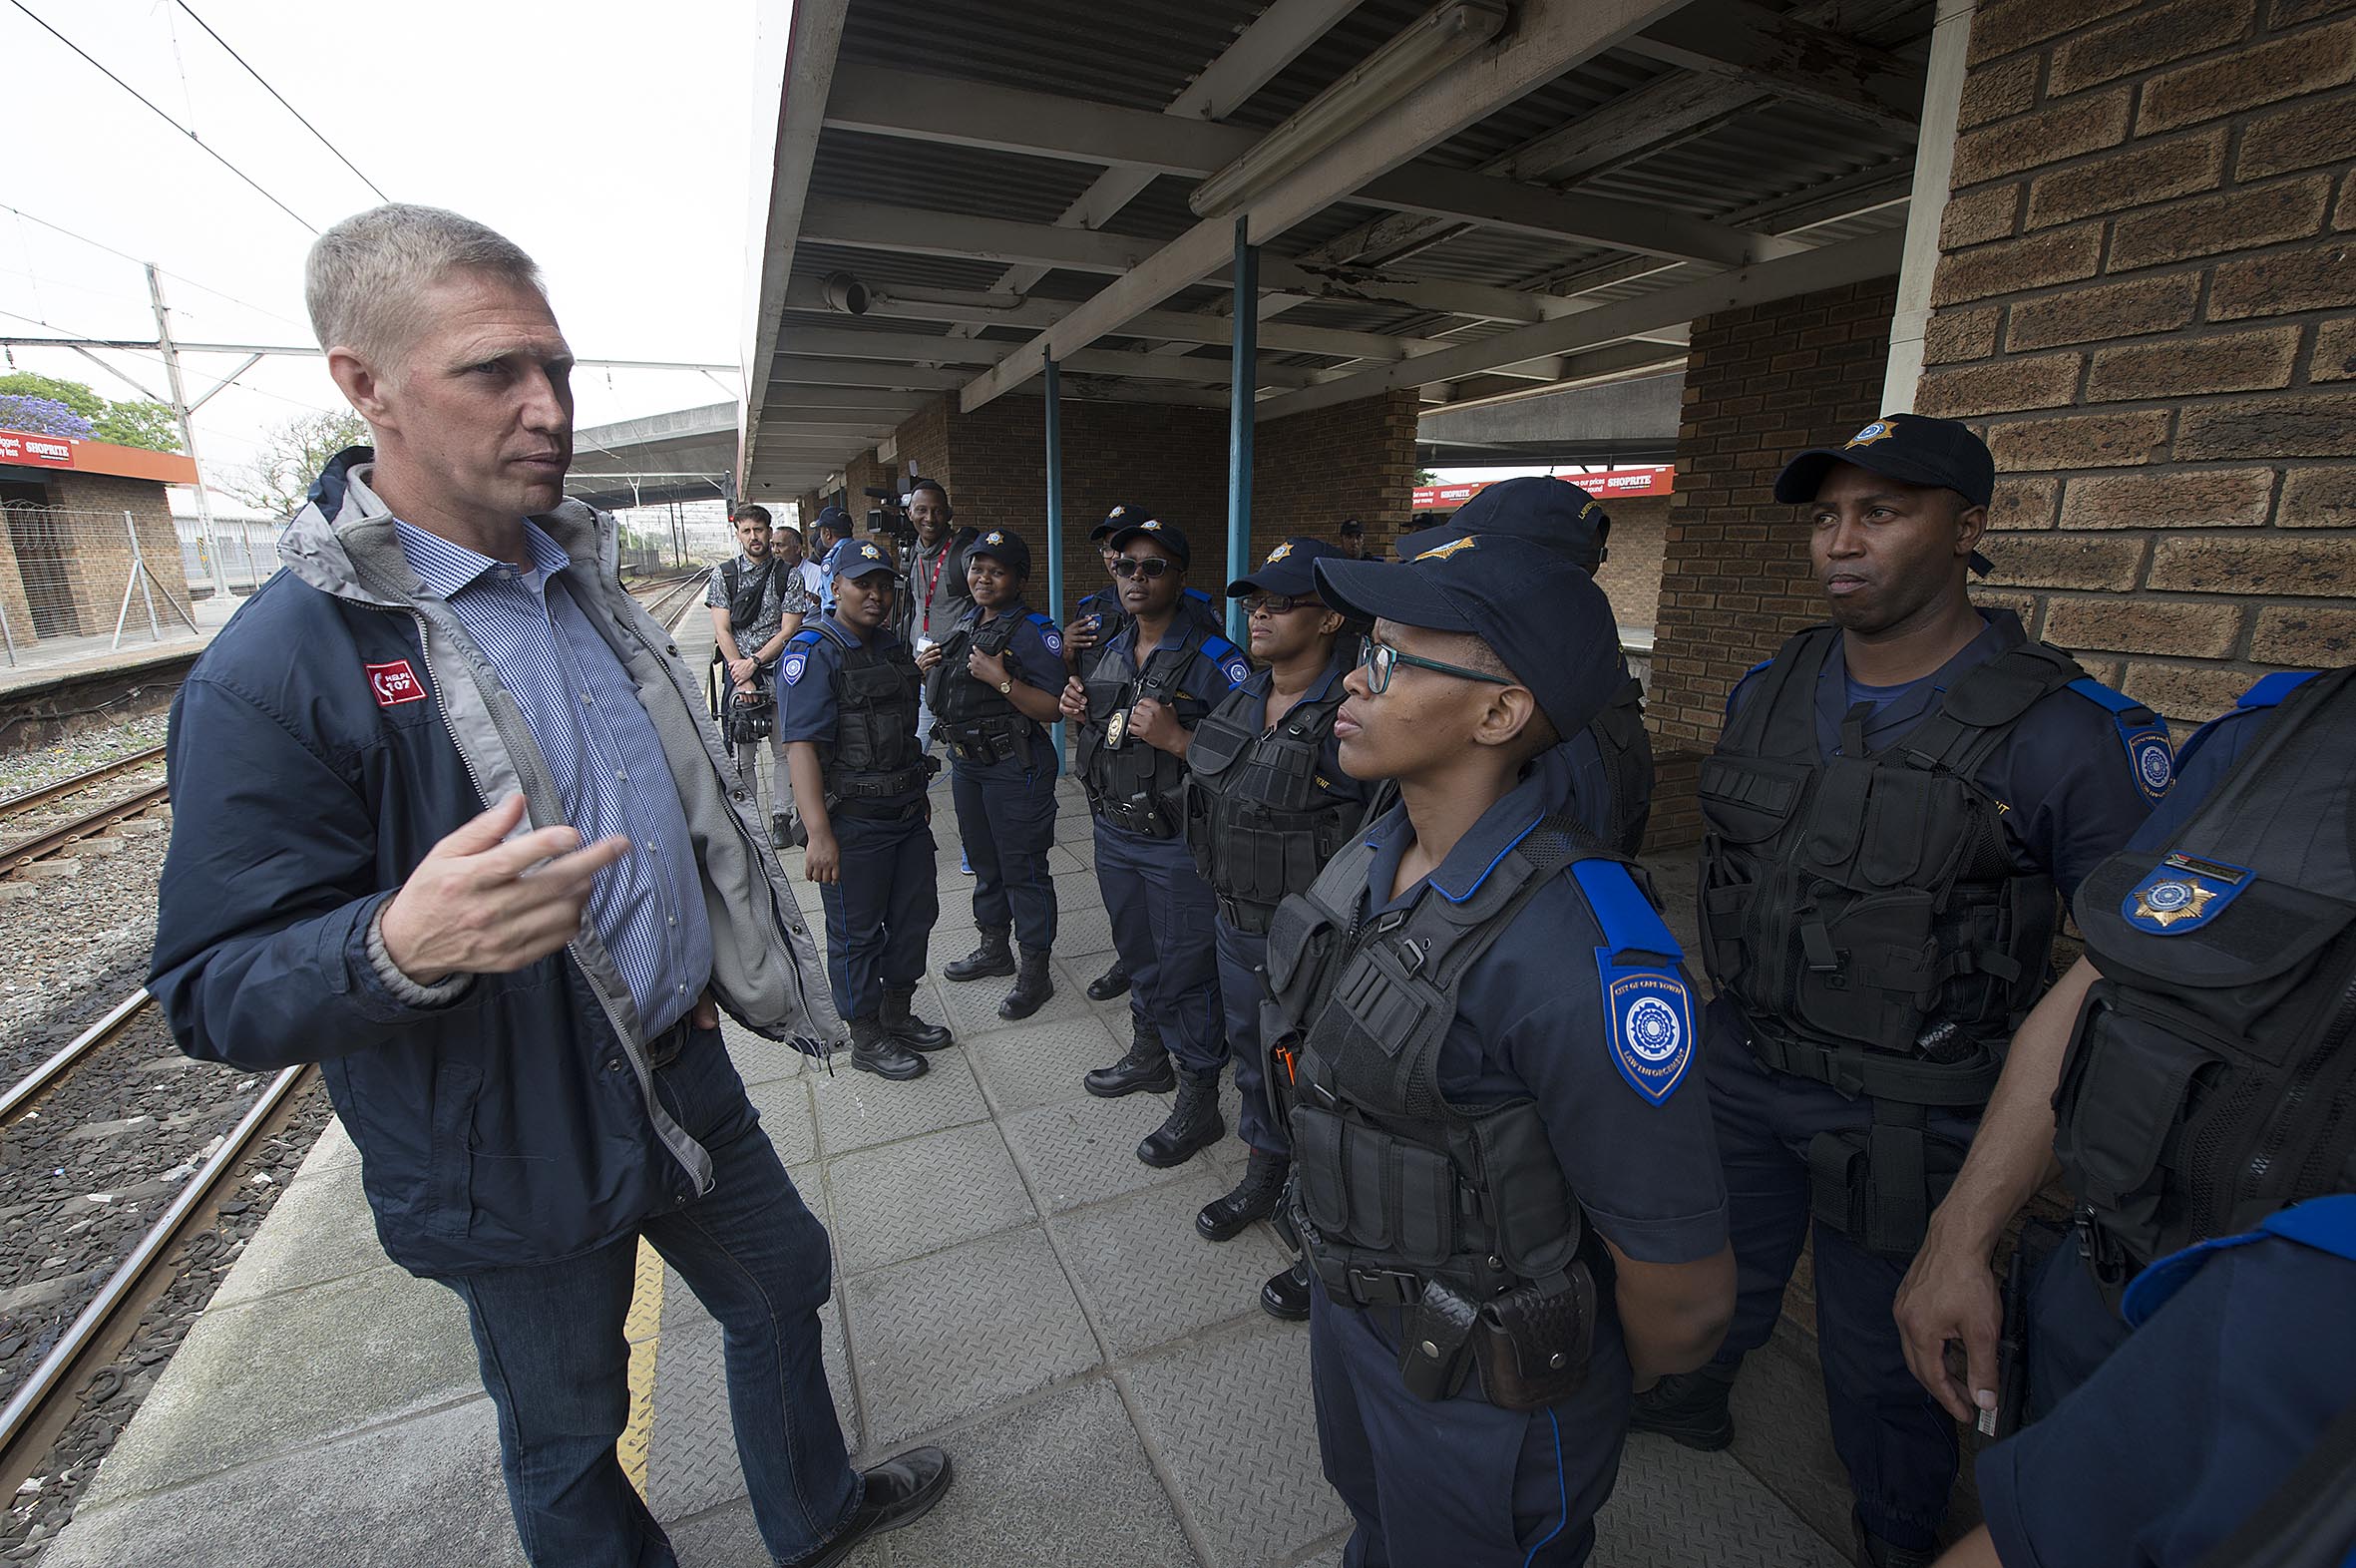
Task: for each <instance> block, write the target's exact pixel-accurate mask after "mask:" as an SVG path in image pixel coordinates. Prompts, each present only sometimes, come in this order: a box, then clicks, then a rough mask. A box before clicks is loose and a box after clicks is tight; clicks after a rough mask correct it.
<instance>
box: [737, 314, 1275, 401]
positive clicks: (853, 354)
mask: <svg viewBox="0 0 2356 1568" xmlns="http://www.w3.org/2000/svg"><path fill="white" fill-rule="evenodd" d="M778 346H779V347H780V348H781V349H784V350H785V351H787V352H789V353H794V354H819V355H825V356H828V357H830V358H833V357H841V358H844V359H858V360H882V361H886V362H888V363H891V364H896V365H994V364H996V363H998V361H1000V360H1002V359H1004V358H1005V357H1006V356H1007V355H1008V354H1011V353H1013V352H1014V351H1015V350H1016V349H1018V348H1020V347H1021V346H1022V345H1021V344H1019V343H1006V342H1000V341H998V340H996V339H994V338H993V339H983V338H974V337H945V336H939V335H936V334H933V333H927V332H869V331H863V330H853V329H851V328H848V327H808V326H802V325H799V324H791V325H788V326H787V327H786V329H785V332H784V334H783V335H782V336H781V337H780V338H779V339H778ZM1063 363H1064V365H1065V367H1066V368H1067V369H1069V370H1070V371H1071V372H1072V373H1073V374H1075V375H1087V374H1091V373H1093V374H1098V375H1109V376H1143V377H1146V378H1148V379H1150V380H1157V381H1224V380H1225V379H1226V378H1227V359H1226V357H1225V356H1220V357H1218V358H1207V357H1205V356H1202V355H1183V356H1180V355H1164V354H1137V353H1129V352H1126V351H1122V350H1117V349H1098V348H1089V349H1082V350H1080V351H1079V352H1078V353H1076V354H1072V355H1070V356H1069V357H1067V358H1066V359H1065V360H1064V361H1063ZM1258 375H1259V378H1260V384H1261V385H1263V386H1308V385H1311V384H1312V382H1313V381H1314V380H1315V379H1316V377H1317V375H1318V372H1317V371H1314V370H1304V369H1302V368H1301V367H1299V366H1297V365H1280V364H1278V363H1276V362H1275V360H1274V359H1273V358H1270V357H1267V356H1263V357H1262V359H1261V362H1260V364H1259V366H1258Z"/></svg>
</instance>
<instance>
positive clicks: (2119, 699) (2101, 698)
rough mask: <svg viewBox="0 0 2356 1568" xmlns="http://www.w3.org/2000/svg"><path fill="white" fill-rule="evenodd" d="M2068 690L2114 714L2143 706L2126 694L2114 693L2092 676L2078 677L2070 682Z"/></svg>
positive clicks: (2122, 692) (2121, 692)
mask: <svg viewBox="0 0 2356 1568" xmlns="http://www.w3.org/2000/svg"><path fill="white" fill-rule="evenodd" d="M2070 689H2071V690H2072V691H2075V692H2077V693H2078V694H2079V695H2080V696H2082V697H2085V698H2086V699H2088V700H2089V701H2091V702H2094V703H2096V704H2097V705H2098V706H2101V707H2106V708H2109V709H2110V710H2111V711H2112V712H2114V713H2125V712H2127V711H2128V710H2129V709H2131V708H2140V707H2142V706H2143V704H2142V703H2141V702H2138V701H2137V700H2136V699H2135V698H2133V697H2131V696H2129V695H2128V694H2127V693H2126V692H2124V691H2114V690H2112V689H2111V688H2110V687H2109V686H2106V685H2104V684H2103V683H2102V682H2101V681H2099V680H2097V679H2095V677H2094V676H2092V675H2081V676H2079V677H2078V678H2077V679H2076V680H2073V681H2072V682H2070Z"/></svg>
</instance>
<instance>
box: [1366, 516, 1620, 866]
mask: <svg viewBox="0 0 2356 1568" xmlns="http://www.w3.org/2000/svg"><path fill="white" fill-rule="evenodd" d="M1611 528H1612V520H1611V519H1610V518H1608V517H1606V516H1605V515H1604V510H1603V508H1602V507H1601V506H1599V505H1597V504H1596V500H1595V498H1594V497H1593V496H1591V495H1589V494H1588V493H1587V492H1586V491H1584V490H1582V489H1580V488H1579V487H1578V486H1577V485H1573V484H1568V483H1566V482H1564V481H1562V480H1559V479H1547V478H1525V479H1508V480H1505V481H1503V482H1501V483H1499V484H1495V485H1491V486H1489V487H1488V488H1486V489H1485V490H1483V491H1481V493H1480V494H1479V495H1477V496H1474V497H1473V498H1472V499H1471V500H1470V501H1467V502H1466V503H1464V505H1463V506H1461V507H1459V508H1457V509H1456V512H1455V514H1454V515H1453V516H1451V517H1450V518H1449V519H1448V520H1447V521H1446V522H1445V523H1442V524H1440V525H1439V526H1438V527H1436V528H1431V529H1425V530H1422V531H1420V532H1418V533H1414V534H1409V535H1406V536H1404V537H1403V538H1401V539H1400V540H1399V542H1398V543H1399V556H1400V559H1402V560H1407V561H1411V560H1413V559H1414V558H1415V557H1416V556H1418V555H1420V554H1422V553H1423V552H1424V551H1426V550H1430V549H1432V548H1433V547H1434V546H1437V545H1443V544H1446V543H1447V542H1448V541H1449V540H1451V539H1463V538H1465V537H1466V536H1468V535H1472V534H1506V535H1510V536H1512V537H1513V538H1515V539H1526V540H1528V541H1529V542H1530V543H1532V544H1534V545H1537V546H1540V547H1542V548H1544V549H1546V550H1551V551H1553V552H1554V553H1555V554H1556V555H1558V556H1561V557H1562V558H1563V559H1564V560H1566V561H1568V562H1570V563H1571V565H1573V566H1575V567H1577V568H1578V569H1579V570H1580V571H1582V572H1584V573H1586V574H1587V575H1588V576H1589V577H1593V576H1595V571H1596V568H1598V567H1600V566H1602V565H1603V559H1604V554H1605V552H1604V539H1605V537H1606V536H1607V535H1608V534H1610V532H1611ZM1612 656H1613V658H1614V659H1616V660H1618V662H1619V665H1620V677H1621V678H1620V683H1619V684H1618V685H1617V686H1615V687H1613V688H1612V699H1611V701H1610V702H1608V703H1606V704H1605V705H1604V709H1603V711H1602V712H1601V713H1598V714H1597V715H1596V716H1595V719H1594V721H1593V722H1591V723H1590V724H1588V725H1587V727H1586V728H1584V729H1582V730H1580V731H1578V732H1577V733H1576V734H1573V735H1570V736H1567V737H1565V739H1564V741H1563V746H1564V748H1565V749H1566V750H1567V752H1568V753H1569V758H1568V760H1569V763H1570V766H1571V769H1572V775H1573V778H1574V780H1575V785H1574V788H1575V792H1576V796H1577V804H1576V806H1575V808H1574V809H1575V810H1576V811H1577V813H1578V816H1579V820H1580V821H1581V822H1582V823H1584V824H1586V826H1587V830H1588V831H1589V832H1590V833H1593V834H1594V835H1595V836H1596V837H1598V838H1600V839H1602V840H1603V841H1604V842H1605V843H1606V844H1611V845H1614V846H1616V847H1618V848H1619V849H1620V850H1621V851H1623V852H1624V853H1626V854H1630V855H1634V854H1635V853H1636V852H1637V851H1638V850H1639V849H1640V848H1642V847H1643V845H1644V830H1645V823H1646V822H1647V821H1649V820H1650V819H1651V817H1652V813H1653V740H1652V736H1651V735H1650V734H1649V733H1648V732H1647V731H1646V729H1645V724H1644V685H1643V683H1642V682H1641V681H1639V680H1638V679H1637V678H1636V677H1635V676H1634V675H1632V674H1630V673H1629V671H1628V659H1627V655H1626V654H1624V653H1621V652H1619V651H1617V645H1616V644H1615V651H1614V652H1613V654H1612Z"/></svg>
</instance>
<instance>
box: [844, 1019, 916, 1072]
mask: <svg viewBox="0 0 2356 1568" xmlns="http://www.w3.org/2000/svg"><path fill="white" fill-rule="evenodd" d="M851 1065H852V1066H854V1067H856V1068H858V1069H859V1070H860V1071H861V1072H872V1073H874V1074H875V1075H876V1076H877V1077H879V1078H891V1079H894V1080H902V1079H907V1078H918V1077H922V1076H924V1073H925V1058H924V1057H922V1056H920V1055H918V1054H917V1053H916V1052H915V1051H912V1050H910V1049H909V1048H908V1047H907V1046H905V1045H903V1044H901V1043H900V1042H899V1041H898V1040H896V1039H894V1038H893V1037H892V1036H891V1035H889V1034H886V1033H885V1032H884V1025H883V1024H882V1023H880V1022H878V1021H877V1020H876V1019H874V1018H853V1019H852V1020H851Z"/></svg>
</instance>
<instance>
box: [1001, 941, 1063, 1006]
mask: <svg viewBox="0 0 2356 1568" xmlns="http://www.w3.org/2000/svg"><path fill="white" fill-rule="evenodd" d="M1054 994H1055V980H1054V979H1053V977H1051V976H1050V975H1048V973H1047V950H1046V949H1044V948H1025V949H1023V950H1022V969H1021V971H1020V973H1018V974H1017V975H1016V976H1015V977H1014V988H1013V989H1012V990H1010V991H1008V992H1006V994H1005V996H1004V998H1003V999H1002V1000H1000V1001H999V1002H998V1016H999V1017H1001V1018H1006V1019H1014V1018H1027V1017H1029V1016H1030V1015H1031V1014H1032V1013H1034V1012H1036V1011H1038V1010H1039V1009H1040V1008H1041V1007H1043V1006H1045V1005H1046V1004H1047V1002H1048V1000H1049V998H1051V997H1052V996H1053V995H1054Z"/></svg>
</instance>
